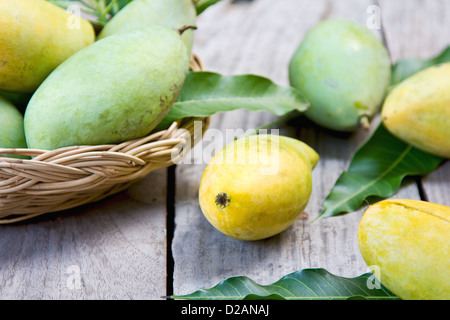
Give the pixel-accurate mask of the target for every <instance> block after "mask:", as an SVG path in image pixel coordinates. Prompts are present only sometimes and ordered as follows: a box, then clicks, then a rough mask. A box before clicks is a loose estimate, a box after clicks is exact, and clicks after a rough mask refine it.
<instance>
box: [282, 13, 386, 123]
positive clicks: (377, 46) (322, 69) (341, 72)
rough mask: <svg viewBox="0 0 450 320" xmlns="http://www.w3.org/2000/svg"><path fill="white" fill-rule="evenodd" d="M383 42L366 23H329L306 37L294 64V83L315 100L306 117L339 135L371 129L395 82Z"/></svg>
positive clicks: (290, 70) (290, 66)
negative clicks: (344, 132) (373, 120)
mask: <svg viewBox="0 0 450 320" xmlns="http://www.w3.org/2000/svg"><path fill="white" fill-rule="evenodd" d="M390 74H391V63H390V59H389V55H388V53H387V50H386V48H385V47H384V45H383V43H382V42H381V41H380V40H379V39H377V38H376V37H375V35H374V34H373V33H372V32H371V31H370V30H368V29H367V28H365V27H364V26H362V25H359V24H357V23H356V22H353V21H346V20H338V19H336V20H334V19H331V20H326V21H324V22H321V23H319V24H318V25H316V26H315V27H314V28H312V29H311V30H310V31H309V32H308V33H307V34H306V36H305V37H304V39H303V41H302V42H301V43H300V45H299V46H298V48H297V50H296V51H295V53H294V55H293V57H292V59H291V61H290V63H289V79H290V83H291V85H292V86H293V87H295V88H297V89H298V90H300V91H301V92H302V93H303V94H304V95H305V97H306V98H307V99H308V100H309V101H310V103H311V107H310V108H309V109H308V110H307V111H306V112H305V115H306V116H307V117H308V118H310V119H311V120H312V121H314V122H315V123H317V124H319V125H320V126H323V127H325V128H328V129H332V130H336V131H354V130H356V129H358V128H359V127H361V126H363V127H368V126H369V122H370V119H371V117H372V116H373V115H374V114H375V113H376V112H377V111H378V109H379V107H380V105H381V103H382V101H383V99H384V97H385V95H386V92H387V88H388V85H389V82H390Z"/></svg>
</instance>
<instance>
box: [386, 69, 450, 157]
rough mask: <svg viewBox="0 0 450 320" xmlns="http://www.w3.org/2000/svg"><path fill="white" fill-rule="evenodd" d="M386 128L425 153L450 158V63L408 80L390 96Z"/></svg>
mask: <svg viewBox="0 0 450 320" xmlns="http://www.w3.org/2000/svg"><path fill="white" fill-rule="evenodd" d="M382 120H383V124H384V125H385V127H386V128H387V129H388V130H389V131H390V132H391V133H392V134H393V135H395V136H397V137H398V138H399V139H402V140H403V141H405V142H407V143H409V144H411V145H413V146H414V147H416V148H418V149H421V150H423V151H425V152H429V153H431V154H434V155H437V156H440V157H443V158H450V63H444V64H440V65H436V66H432V67H429V68H427V69H425V70H422V71H419V72H418V73H416V74H414V75H412V76H410V77H408V78H407V79H405V80H404V81H403V82H401V83H400V84H398V85H397V86H396V87H395V88H394V89H393V90H392V91H391V92H390V94H389V95H388V96H387V98H386V101H385V103H384V105H383V109H382Z"/></svg>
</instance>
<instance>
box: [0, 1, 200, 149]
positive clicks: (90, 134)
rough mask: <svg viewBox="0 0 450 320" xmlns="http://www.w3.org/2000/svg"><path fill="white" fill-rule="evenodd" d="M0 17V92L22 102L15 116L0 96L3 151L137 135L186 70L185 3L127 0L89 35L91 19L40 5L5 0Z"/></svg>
mask: <svg viewBox="0 0 450 320" xmlns="http://www.w3.org/2000/svg"><path fill="white" fill-rule="evenodd" d="M0 12H1V14H0V43H1V50H0V90H1V92H3V95H4V96H5V97H12V98H14V97H18V98H21V99H23V97H27V98H28V99H29V101H26V102H25V103H23V105H24V109H25V110H23V111H24V115H22V113H20V112H18V111H17V112H14V111H11V109H14V106H13V103H12V101H7V100H6V98H2V99H1V100H0V112H1V114H3V112H4V113H5V116H2V117H1V118H0V122H1V123H0V128H1V129H0V146H1V147H3V148H26V147H28V148H32V149H44V150H53V149H56V148H60V147H65V146H71V145H96V144H110V143H118V142H122V141H126V140H130V139H134V138H139V137H142V136H145V135H146V134H148V133H149V132H151V131H152V130H153V129H154V128H155V127H156V125H157V124H158V123H159V122H160V121H161V120H162V119H163V118H164V116H165V115H166V114H167V112H168V111H169V109H170V107H171V106H172V104H173V103H174V101H175V99H176V98H177V96H178V94H179V92H180V90H181V88H182V86H183V83H184V80H185V77H186V74H187V72H188V69H189V61H190V55H191V49H192V43H193V30H191V29H189V28H186V26H194V24H195V20H196V8H195V5H194V4H193V2H192V1H191V0H165V1H161V0H159V1H158V0H135V1H133V2H131V3H130V4H128V5H127V6H126V7H124V8H123V9H122V10H121V11H120V12H119V13H118V14H116V15H115V16H114V17H113V18H112V19H111V20H109V21H108V22H107V24H106V25H105V26H104V28H103V29H102V30H101V33H100V34H99V35H98V36H97V35H96V33H95V30H94V27H93V25H92V23H91V22H90V21H88V20H86V19H84V18H82V17H80V16H74V15H72V14H69V13H68V12H67V11H66V10H64V9H62V8H60V7H58V6H56V5H55V4H53V3H51V2H49V1H46V0H35V1H28V0H4V1H1V2H0ZM0 94H1V93H0ZM11 100H12V99H11ZM3 110H5V111H3ZM22 117H23V119H22ZM6 124H8V125H6ZM11 126H14V128H11Z"/></svg>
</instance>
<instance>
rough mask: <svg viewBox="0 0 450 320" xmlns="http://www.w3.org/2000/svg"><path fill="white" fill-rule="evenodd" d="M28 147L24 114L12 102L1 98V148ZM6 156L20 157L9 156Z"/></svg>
mask: <svg viewBox="0 0 450 320" xmlns="http://www.w3.org/2000/svg"><path fill="white" fill-rule="evenodd" d="M26 147H27V144H26V142H25V132H24V129H23V115H22V113H20V111H19V110H18V109H17V108H16V107H15V106H14V105H13V104H12V103H11V102H9V101H8V100H6V99H5V98H4V97H2V96H0V148H14V149H15V148H26ZM2 155H5V154H2ZM6 156H10V157H14V158H16V157H19V156H12V155H9V154H8V155H6Z"/></svg>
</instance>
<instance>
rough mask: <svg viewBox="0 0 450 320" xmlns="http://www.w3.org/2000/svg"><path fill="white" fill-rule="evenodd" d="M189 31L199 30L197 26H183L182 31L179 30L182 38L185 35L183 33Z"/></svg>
mask: <svg viewBox="0 0 450 320" xmlns="http://www.w3.org/2000/svg"><path fill="white" fill-rule="evenodd" d="M188 29H193V30H195V29H197V26H191V25H189V26H182V27H181V28H180V29H178V33H179V34H180V36H181V35H182V34H183V32H185V31H186V30H188Z"/></svg>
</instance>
